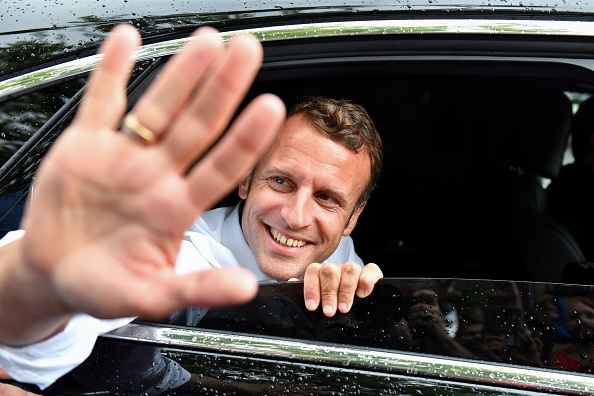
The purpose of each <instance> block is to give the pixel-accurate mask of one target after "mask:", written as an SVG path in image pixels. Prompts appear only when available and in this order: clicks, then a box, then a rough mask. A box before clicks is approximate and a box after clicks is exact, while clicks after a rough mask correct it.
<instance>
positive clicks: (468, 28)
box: [0, 19, 594, 99]
mask: <svg viewBox="0 0 594 396" xmlns="http://www.w3.org/2000/svg"><path fill="white" fill-rule="evenodd" d="M239 33H252V34H254V35H255V36H256V37H258V38H259V39H260V40H261V41H273V40H289V39H299V38H308V37H316V38H317V37H338V36H351V35H374V34H443V33H446V34H451V33H457V34H489V35H491V34H522V35H542V36H550V35H557V36H582V37H593V36H594V22H589V21H533V20H513V21H510V20H490V19H409V20H381V21H346V22H325V23H311V24H295V25H282V26H272V27H263V28H254V29H239V30H232V31H227V32H221V33H219V35H220V36H222V37H223V39H224V40H229V38H230V37H231V36H233V35H235V34H239ZM189 40H191V39H190V38H187V37H186V38H182V39H177V40H170V41H166V42H162V43H155V44H147V45H143V46H141V47H139V48H138V50H137V51H136V52H135V53H134V55H133V58H134V59H135V60H136V61H142V60H149V59H152V58H155V57H162V56H168V55H172V54H174V53H176V52H178V51H179V50H180V49H181V48H182V47H183V46H184V45H185V44H186V43H187V42H188V41H189ZM101 57H102V55H93V56H89V57H85V58H82V59H77V60H73V61H70V62H65V63H63V64H60V65H54V66H50V67H48V68H45V69H42V70H36V71H33V72H30V73H27V74H23V75H21V76H17V77H13V78H11V79H7V80H5V81H2V82H0V99H3V98H5V97H8V96H10V95H14V94H16V93H18V92H19V91H22V90H27V89H31V88H34V87H36V86H39V85H42V84H47V83H51V82H54V81H58V80H60V79H64V78H71V77H75V76H77V75H80V74H84V73H87V72H89V71H91V70H93V69H94V68H95V67H96V66H97V64H98V62H99V60H100V59H101Z"/></svg>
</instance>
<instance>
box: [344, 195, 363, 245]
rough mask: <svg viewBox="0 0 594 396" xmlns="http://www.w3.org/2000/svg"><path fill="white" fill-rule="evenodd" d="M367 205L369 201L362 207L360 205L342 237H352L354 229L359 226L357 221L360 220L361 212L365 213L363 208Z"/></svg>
mask: <svg viewBox="0 0 594 396" xmlns="http://www.w3.org/2000/svg"><path fill="white" fill-rule="evenodd" d="M365 205H367V201H363V202H362V203H361V205H359V206H358V207H357V209H355V211H354V212H353V214H352V216H351V218H350V219H349V222H348V223H347V225H346V227H345V229H344V231H343V232H342V236H349V235H351V232H353V229H354V228H355V226H356V225H357V220H359V215H360V214H361V212H363V208H364V207H365Z"/></svg>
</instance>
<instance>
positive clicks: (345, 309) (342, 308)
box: [338, 303, 348, 312]
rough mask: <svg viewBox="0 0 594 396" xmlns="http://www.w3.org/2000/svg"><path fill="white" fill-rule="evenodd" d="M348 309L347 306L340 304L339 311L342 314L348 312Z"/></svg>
mask: <svg viewBox="0 0 594 396" xmlns="http://www.w3.org/2000/svg"><path fill="white" fill-rule="evenodd" d="M347 309H348V308H347V305H346V304H345V303H340V304H338V310H339V311H340V312H346V311H347Z"/></svg>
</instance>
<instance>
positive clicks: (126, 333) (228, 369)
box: [0, 0, 594, 395]
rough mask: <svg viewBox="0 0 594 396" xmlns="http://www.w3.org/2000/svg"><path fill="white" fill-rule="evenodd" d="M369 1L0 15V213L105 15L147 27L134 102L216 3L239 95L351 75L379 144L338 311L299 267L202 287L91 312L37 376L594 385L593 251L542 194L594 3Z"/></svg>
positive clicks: (196, 389) (572, 388) (63, 114)
mask: <svg viewBox="0 0 594 396" xmlns="http://www.w3.org/2000/svg"><path fill="white" fill-rule="evenodd" d="M33 3H35V2H32V4H33ZM82 3H85V4H84V5H90V2H84V1H83V2H82ZM363 3H365V4H349V3H344V2H340V1H333V0H331V1H323V2H321V3H320V4H317V3H316V4H309V3H308V2H306V1H299V0H298V1H286V0H281V1H278V2H276V3H275V5H274V6H271V5H270V4H267V3H266V2H257V1H251V0H249V1H247V2H240V3H237V2H206V3H204V4H202V3H201V4H196V5H195V4H189V3H188V4H179V5H178V4H176V6H175V7H171V6H169V5H168V6H167V7H165V8H163V6H162V4H161V3H160V2H148V3H147V4H146V5H144V6H142V7H139V6H138V4H137V3H133V2H118V4H116V2H106V3H105V7H97V6H96V4H94V3H93V4H92V7H91V9H93V12H94V14H93V15H90V14H84V12H85V11H84V10H86V9H89V8H87V7H85V6H83V5H81V7H80V9H79V10H71V8H72V7H71V6H70V5H67V6H68V12H66V13H61V14H60V15H59V17H58V16H57V15H56V19H57V21H55V23H56V25H53V26H45V25H43V24H44V23H45V22H44V21H43V20H42V19H43V18H41V19H40V18H33V19H32V18H30V15H28V16H24V15H21V16H20V18H23V21H22V22H23V24H22V25H19V30H18V31H16V30H15V31H10V28H9V27H5V29H7V30H8V31H7V32H4V33H5V34H3V35H2V36H1V37H2V38H1V39H0V45H1V46H2V48H3V50H5V51H4V52H5V53H6V55H7V56H6V57H4V58H3V59H2V60H1V61H0V62H3V63H1V64H2V70H1V71H0V113H1V116H2V117H1V118H0V133H1V135H0V139H2V140H0V141H1V144H0V155H1V159H0V164H1V167H0V197H1V199H2V202H1V203H2V204H4V206H2V208H0V222H2V224H4V222H7V224H9V226H8V229H14V228H16V227H18V223H19V219H20V217H21V216H22V213H21V212H19V210H22V205H21V204H22V203H23V202H24V201H25V200H27V199H28V194H29V193H30V190H31V189H30V187H31V186H32V184H33V180H32V176H33V174H34V172H35V170H36V168H37V166H38V164H39V162H40V161H41V159H42V158H43V155H44V154H45V152H46V151H47V149H48V148H49V147H51V144H52V142H53V141H54V140H55V139H56V138H57V137H58V136H59V134H60V133H61V131H63V130H64V128H65V126H66V125H67V124H68V122H70V121H71V119H72V116H73V114H74V112H75V110H76V106H77V104H78V103H79V101H80V97H81V95H82V94H83V91H82V88H83V87H84V83H85V79H86V76H87V73H88V71H89V70H91V69H92V68H93V67H94V66H95V64H96V62H97V60H98V57H97V56H95V55H94V53H95V51H96V45H97V44H98V43H99V42H100V41H101V39H102V38H103V37H104V36H105V34H106V33H107V32H108V31H109V28H110V27H111V26H112V25H113V23H114V20H118V21H130V22H131V23H133V24H135V26H137V27H138V28H139V30H140V31H141V33H142V34H143V37H144V44H145V45H144V46H143V47H142V48H140V49H139V51H138V52H137V60H138V61H139V62H138V64H137V67H136V69H135V71H134V73H133V75H132V78H131V82H130V89H129V97H128V100H129V106H130V107H131V106H132V105H133V104H134V101H135V100H136V99H137V98H138V97H139V96H140V94H141V93H142V92H143V90H144V89H145V88H146V87H147V86H148V84H149V83H150V82H151V81H152V80H153V79H154V78H155V77H156V76H157V75H158V72H159V70H160V67H161V66H162V64H163V63H164V62H165V61H166V60H167V57H168V56H169V55H171V54H172V53H175V52H176V51H177V50H179V48H181V46H183V44H184V43H185V42H186V41H187V40H188V38H187V35H188V34H189V33H190V32H191V31H193V30H194V28H196V27H197V26H200V25H211V26H214V27H216V28H218V29H219V30H220V31H221V32H222V33H221V34H222V35H223V36H225V37H231V36H232V35H233V34H235V33H238V32H251V33H253V34H255V35H256V36H257V37H259V38H260V39H261V41H262V43H263V46H264V51H265V53H264V56H265V57H264V63H263V67H262V69H261V70H260V73H259V75H258V78H257V80H256V82H255V84H254V86H253V87H252V89H251V91H250V92H249V94H248V98H247V100H249V99H250V98H252V97H254V96H255V95H257V94H259V93H261V92H273V93H275V94H277V95H279V96H280V97H281V98H282V99H283V100H285V102H286V104H287V106H290V105H291V104H292V103H294V102H295V101H296V100H297V98H299V97H300V96H304V95H307V94H323V95H327V96H336V97H346V98H348V99H351V100H353V101H355V102H357V103H359V104H362V105H363V106H364V107H365V108H366V109H368V111H369V113H370V115H371V116H372V118H373V119H374V122H375V123H376V126H377V128H378V130H379V132H380V134H381V135H382V139H383V141H384V146H385V164H384V171H383V174H382V178H381V180H380V183H379V188H378V189H377V190H376V191H374V193H373V195H372V197H371V199H370V201H369V203H368V205H367V206H366V208H365V211H364V212H363V214H362V216H361V218H360V219H359V222H358V224H357V227H356V228H355V230H354V232H353V238H354V240H355V244H356V247H357V252H358V254H359V255H360V256H361V257H362V258H363V260H364V261H365V262H376V263H377V264H378V265H380V267H381V268H382V270H383V271H384V274H385V275H386V279H384V280H383V281H382V282H381V283H380V284H378V285H377V287H376V289H375V291H374V293H373V294H372V295H371V296H369V297H368V298H366V299H356V301H355V304H354V307H353V310H352V311H351V312H350V313H348V314H337V315H336V316H335V317H333V318H327V317H325V316H324V315H323V314H322V313H321V312H320V311H316V312H309V311H307V310H306V309H305V308H304V306H303V301H302V300H303V291H302V285H301V284H298V283H297V284H289V283H279V284H273V285H262V287H261V288H260V292H259V294H258V296H257V298H256V299H254V300H253V301H252V302H251V303H249V304H247V305H245V306H233V307H226V308H220V309H205V308H200V307H196V308H194V309H192V310H189V311H184V312H178V313H177V314H178V315H172V316H171V317H170V318H168V320H164V321H162V322H161V323H157V322H143V321H136V322H134V323H132V324H130V325H128V326H125V327H123V328H120V329H118V330H116V331H114V332H112V333H109V334H106V335H105V336H104V337H102V338H101V339H100V340H99V342H98V344H97V346H96V348H95V351H94V353H93V355H92V356H91V357H90V358H89V359H88V360H87V361H86V362H85V363H83V364H82V365H81V366H80V367H79V368H77V369H76V370H75V371H73V372H72V373H70V374H68V375H67V376H65V377H64V378H63V379H62V380H60V381H59V382H58V383H56V384H55V385H54V386H52V387H51V388H49V389H48V390H47V391H46V392H45V393H46V394H122V395H125V394H144V393H147V394H186V393H187V394H204V393H206V394H208V393H210V394H217V393H218V394H220V393H228V394H287V393H288V394H350V393H368V394H423V395H443V394H451V395H475V394H482V395H502V394H505V395H526V394H535V395H536V394H564V395H579V394H589V393H592V392H593V391H594V373H592V370H593V369H594V366H593V362H592V353H594V350H593V348H594V321H593V319H592V318H593V317H594V302H593V299H594V294H593V289H592V287H591V286H590V285H591V284H592V275H591V273H592V272H594V269H593V268H594V267H593V266H592V263H590V262H589V261H587V260H586V259H585V257H584V255H583V254H582V248H583V247H581V246H580V245H579V244H578V243H577V242H576V240H575V238H573V235H572V233H571V231H570V230H569V229H568V228H567V227H566V226H565V225H564V224H562V223H561V222H559V221H558V219H555V218H553V217H552V216H551V214H550V212H549V210H548V205H547V191H546V187H547V185H548V183H549V182H551V180H554V179H555V178H556V177H557V175H558V174H559V172H560V169H561V167H562V166H563V164H564V162H563V161H564V158H568V157H571V156H567V155H566V154H567V150H568V145H567V142H568V141H569V139H570V138H571V137H570V134H571V123H572V120H573V116H574V114H575V110H576V109H577V108H579V106H580V104H581V103H583V102H584V101H585V100H587V99H588V98H590V97H592V96H593V94H594V33H593V32H594V23H593V22H591V21H592V17H593V16H594V6H592V5H589V4H584V2H581V1H577V0H576V1H565V2H562V3H558V4H554V5H551V4H549V3H548V2H544V1H533V2H531V3H530V4H529V5H525V4H522V3H518V4H510V3H509V2H507V1H491V2H489V4H488V5H486V4H481V2H478V1H474V0H468V1H465V2H463V3H458V2H456V3H455V4H453V3H452V2H448V1H439V2H429V3H428V2H426V1H416V0H414V1H407V2H406V3H405V4H400V3H397V2H393V1H381V0H377V1H375V0H374V1H366V2H363ZM65 4H66V3H65ZM29 6H32V5H28V6H27V7H29ZM27 7H24V8H23V10H28V8H27ZM63 7H66V5H62V4H59V5H58V4H56V5H55V9H54V12H56V13H58V12H60V11H59V10H63ZM173 8H175V9H173ZM19 10H20V9H19ZM11 12H14V10H13V11H11ZM19 12H20V11H19ZM23 12H25V11H23ZM81 13H82V14H81ZM19 15H20V14H19ZM31 15H38V14H35V13H31ZM114 15H116V16H117V17H114ZM4 18H6V17H5V16H4ZM62 18H67V19H66V20H67V21H64V22H61V21H62ZM57 32H59V33H60V34H56V33H57ZM29 50H31V51H29ZM246 103H247V102H246ZM15 198H18V200H16V201H15ZM40 199H43V197H40ZM233 200H234V197H233V196H230V197H228V198H227V199H226V200H225V203H226V202H227V201H233ZM16 202H18V203H16ZM593 204H594V203H593ZM386 225H388V226H387V227H386ZM8 229H7V230H8ZM2 232H5V231H4V229H3V230H2ZM20 385H21V386H23V387H25V386H26V385H24V384H20Z"/></svg>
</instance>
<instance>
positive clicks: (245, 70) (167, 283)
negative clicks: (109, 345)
mask: <svg viewBox="0 0 594 396" xmlns="http://www.w3.org/2000/svg"><path fill="white" fill-rule="evenodd" d="M213 32H214V30H213V29H209V28H203V29H201V30H199V31H198V36H200V37H199V38H198V39H196V40H193V41H192V43H191V44H190V45H188V46H187V47H186V48H185V50H184V51H183V52H182V53H181V54H179V55H178V56H175V57H173V58H172V60H171V62H169V63H168V65H167V67H166V68H165V70H164V71H163V73H162V74H161V76H160V77H159V79H158V80H156V82H155V84H153V85H152V86H151V88H150V89H149V91H148V92H147V93H146V95H144V96H143V97H142V98H141V100H140V101H139V103H138V104H137V105H136V107H135V108H134V109H133V110H132V112H133V114H134V116H136V118H137V119H138V120H139V121H140V122H141V123H142V124H143V125H144V126H145V128H142V127H139V126H138V125H130V128H132V129H134V130H135V132H134V131H132V130H130V131H129V133H115V132H114V128H115V127H116V126H117V125H118V124H119V123H120V120H121V118H122V115H123V112H124V110H125V98H126V96H125V89H126V82H127V77H128V74H129V69H130V66H131V64H130V61H129V59H130V55H131V53H132V51H133V49H134V48H135V46H136V45H137V44H138V42H139V36H138V33H137V32H136V31H135V30H134V29H133V28H132V27H128V26H118V27H116V28H115V29H114V31H113V32H112V34H111V35H110V37H109V38H108V39H107V40H106V42H105V43H104V44H103V46H102V51H103V53H104V56H103V58H102V60H101V63H100V67H99V68H98V69H97V70H96V71H95V72H94V73H93V74H92V76H91V79H90V84H89V87H88V90H87V94H86V96H85V98H84V100H83V102H82V103H81V107H80V109H79V112H78V114H77V116H76V118H75V120H74V122H73V123H72V125H71V126H70V127H69V128H68V129H67V130H66V131H65V132H64V133H63V135H62V136H60V137H59V138H58V140H57V142H56V144H55V145H54V146H53V147H52V149H51V150H50V152H49V153H48V155H47V157H46V158H45V160H44V162H43V163H42V165H41V167H40V169H39V172H38V174H37V180H38V183H37V184H36V191H37V193H36V196H35V200H34V202H33V204H32V205H30V206H29V207H27V209H26V214H25V218H24V220H23V223H22V226H23V228H24V229H25V230H26V233H25V235H24V236H23V237H22V238H20V239H18V240H16V241H14V242H12V243H8V244H7V245H5V246H3V247H2V249H0V257H1V260H2V265H1V266H0V294H1V298H0V317H1V318H2V320H1V321H0V343H2V344H3V345H2V346H0V365H2V366H3V369H4V370H5V375H4V376H6V374H8V375H10V376H12V377H13V378H14V379H16V380H19V381H22V382H30V383H36V384H38V385H39V386H40V387H42V388H43V387H45V386H47V385H49V384H50V383H51V382H52V381H54V380H55V379H56V378H57V377H59V376H61V375H62V374H64V373H65V372H67V371H68V370H70V369H71V368H72V367H74V366H75V365H76V364H78V363H80V362H81V361H82V360H83V359H84V358H85V357H86V355H88V353H89V351H90V349H91V348H92V346H93V343H94V341H95V337H96V335H97V334H98V333H100V332H103V331H106V330H109V329H110V328H113V327H115V326H119V325H120V324H121V323H122V320H118V319H114V320H111V321H99V320H97V319H95V318H94V317H98V318H120V317H126V316H131V315H139V314H140V315H143V316H145V317H161V316H163V315H166V314H167V313H169V312H170V311H172V310H173V309H175V308H178V307H180V306H189V305H205V306H208V305H221V304H228V303H231V302H244V301H247V300H249V299H250V298H252V297H253V296H254V294H255V292H256V288H257V283H256V281H255V279H254V276H253V275H252V274H251V273H250V272H249V271H246V270H244V269H237V268H225V269H219V270H213V271H201V272H196V273H193V274H189V275H187V276H179V275H177V274H176V273H175V272H174V263H175V258H176V256H177V252H178V250H179V241H180V239H181V238H182V235H183V232H184V230H185V229H186V228H187V227H188V226H189V225H190V223H191V221H192V219H194V218H195V217H196V216H197V215H198V214H199V213H201V212H202V211H203V210H205V209H207V208H208V207H209V206H211V205H212V204H214V203H215V202H217V200H219V199H220V198H221V197H222V196H224V195H225V194H226V193H228V192H229V191H230V190H231V189H232V188H233V187H234V186H236V185H237V183H238V182H239V180H240V178H241V177H243V176H244V175H245V174H246V172H248V171H249V169H250V167H251V166H252V165H253V162H254V161H255V159H256V158H257V156H258V155H259V154H260V153H261V152H262V151H263V150H264V148H265V147H267V145H268V143H269V142H270V141H271V139H272V138H273V135H274V133H275V131H276V130H277V129H278V127H279V126H280V124H281V123H282V121H283V119H284V114H285V113H284V105H283V103H282V102H281V101H280V100H279V99H278V98H277V97H275V96H272V95H263V96H260V97H258V98H256V99H255V100H254V101H252V103H251V104H250V105H249V106H248V107H247V108H246V109H245V110H244V111H243V112H242V114H241V115H240V116H239V118H238V119H237V120H236V121H235V122H234V123H233V124H232V125H231V127H230V128H229V131H228V133H227V134H226V135H225V136H224V138H223V139H222V140H221V141H220V142H219V143H218V144H217V145H216V146H215V147H214V148H211V149H210V150H208V152H207V151H206V150H207V149H209V146H210V144H211V143H212V142H214V141H215V140H216V139H217V138H218V137H219V136H220V135H221V133H222V132H223V131H224V130H225V129H226V127H227V122H229V120H230V119H231V118H232V116H233V115H234V112H235V109H236V106H237V105H238V103H239V102H240V101H241V99H242V98H243V96H244V94H245V92H246V90H247V89H248V88H249V85H250V84H251V81H252V79H253V77H254V75H255V74H256V72H257V70H258V69H259V65H260V62H261V58H262V48H261V46H260V44H259V43H258V41H257V40H256V39H255V38H253V37H251V36H240V37H239V36H238V37H236V38H234V39H233V40H231V42H230V43H229V44H228V45H227V46H224V45H223V42H222V40H221V39H220V38H218V37H217V36H216V35H213V34H212V33H213ZM196 86H199V88H200V89H199V91H198V92H197V93H194V92H193V91H194V90H195V87H196ZM131 121H134V119H128V124H130V122H131ZM146 128H149V129H150V130H149V129H146ZM147 131H148V132H147ZM151 131H152V132H151ZM135 133H136V134H138V135H144V137H140V136H139V137H138V138H135ZM147 133H148V135H147ZM151 134H153V136H151ZM206 152H207V154H206V155H204V154H205V153H206ZM197 161H198V162H197ZM4 241H5V242H6V241H7V239H6V238H5V240H4ZM79 312H86V313H88V314H89V315H93V316H94V317H91V316H87V315H82V314H78V313H79ZM127 320H129V319H125V321H127ZM31 356H35V358H34V359H32V358H31Z"/></svg>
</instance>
